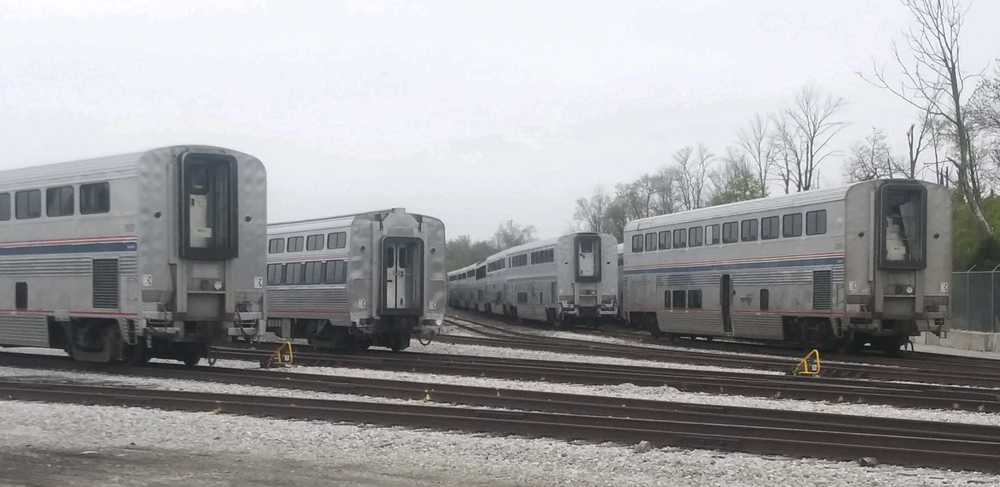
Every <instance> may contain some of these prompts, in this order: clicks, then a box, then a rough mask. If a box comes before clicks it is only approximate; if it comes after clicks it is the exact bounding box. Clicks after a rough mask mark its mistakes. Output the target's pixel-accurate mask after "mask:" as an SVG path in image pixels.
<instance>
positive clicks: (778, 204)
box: [625, 181, 873, 232]
mask: <svg viewBox="0 0 1000 487" xmlns="http://www.w3.org/2000/svg"><path fill="white" fill-rule="evenodd" d="M872 182H873V181H862V182H859V183H854V184H849V185H847V186H840V187H837V188H825V189H814V190H810V191H804V192H801V193H792V194H783V195H778V196H770V197H767V198H759V199H755V200H750V201H738V202H736V203H728V204H725V205H718V206H710V207H708V208H701V209H697V210H690V211H682V212H678V213H671V214H669V215H659V216H651V217H649V218H640V219H638V220H632V221H630V222H628V223H627V224H626V225H625V231H626V232H632V231H636V230H645V229H648V228H654V227H662V226H665V225H680V224H686V223H692V222H697V221H702V220H711V219H715V218H725V217H730V216H735V215H744V214H747V213H757V212H760V211H768V210H781V209H786V208H791V207H796V206H806V205H815V204H821V203H828V202H831V201H840V200H842V199H844V197H845V196H846V195H847V191H848V190H849V189H851V188H853V187H854V186H858V185H861V184H871V183H872Z"/></svg>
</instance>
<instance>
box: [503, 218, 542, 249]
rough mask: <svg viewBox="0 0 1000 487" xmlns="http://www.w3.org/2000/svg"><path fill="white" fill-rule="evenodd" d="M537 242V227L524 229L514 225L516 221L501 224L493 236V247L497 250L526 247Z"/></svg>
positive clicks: (530, 226)
mask: <svg viewBox="0 0 1000 487" xmlns="http://www.w3.org/2000/svg"><path fill="white" fill-rule="evenodd" d="M534 240H535V227H534V226H532V225H528V226H526V227H522V226H521V225H518V224H516V223H514V220H507V221H506V222H504V223H501V224H500V226H499V227H498V228H497V231H496V233H494V234H493V247H494V248H496V249H497V250H504V249H509V248H511V247H517V246H518V245H524V244H526V243H528V242H532V241H534Z"/></svg>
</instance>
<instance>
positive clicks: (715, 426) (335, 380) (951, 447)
mask: <svg viewBox="0 0 1000 487" xmlns="http://www.w3.org/2000/svg"><path fill="white" fill-rule="evenodd" d="M47 361H48V362H51V363H57V364H60V363H61V364H62V365H64V366H66V367H75V366H77V365H80V364H78V363H75V362H69V361H61V362H58V361H52V360H47ZM76 368H78V367H76ZM85 368H88V367H85ZM94 368H97V367H96V366H92V367H89V368H88V369H91V370H90V371H93V370H92V369H94ZM105 368H106V369H110V368H108V367H105ZM202 369H207V368H206V367H197V368H194V369H190V368H181V367H174V366H162V367H151V368H142V369H139V368H136V369H127V370H128V371H129V375H132V374H138V375H143V376H154V377H166V378H185V379H189V380H203V381H211V382H224V383H240V384H242V383H252V384H254V385H265V386H271V387H283V388H294V389H307V390H327V391H333V392H349V393H354V394H364V395H373V396H380V397H396V398H408V399H421V400H424V401H435V402H450V403H458V404H466V405H472V406H497V407H504V408H514V409H518V411H496V410H483V409H469V408H460V407H450V406H438V405H434V406H431V405H426V404H424V405H409V404H384V403H372V402H358V401H330V400H318V399H303V398H285V397H270V396H256V395H254V396H243V395H228V394H210V393H192V392H181V391H163V390H148V389H137V388H130V387H118V386H95V385H87V384H66V383H55V382H52V381H41V382H38V378H37V377H31V378H27V379H22V380H14V379H10V378H8V379H4V380H0V397H3V398H6V399H16V400H29V401H47V402H64V403H81V404H99V405H115V406H134V407H145V408H158V409H169V410H183V411H215V412H220V413H228V414H240V415H254V416H265V417H279V418H289V419H312V420H326V421H350V422H360V423H372V424H379V425H386V426H407V427H423V428H434V429H440V430H460V431H468V432H477V433H492V434H516V435H523V436H544V437H553V438H561V439H566V440H588V441H597V442H603V441H613V442H619V443H625V444H634V443H637V442H639V441H648V442H650V443H651V444H652V445H653V446H679V447H688V448H708V449H720V450H731V451H743V452H747V453H757V454H771V455H774V454H778V455H787V456H793V457H819V458H829V459H834V460H853V459H857V458H860V457H876V458H878V459H879V461H881V462H884V463H892V464H898V465H907V466H926V467H939V468H951V469H969V470H981V471H989V472H995V471H1000V428H996V427H984V426H977V425H964V424H949V425H945V424H941V423H937V422H920V421H906V420H898V419H885V418H867V417H858V416H842V415H830V414H821V413H804V412H793V411H780V410H767V409H752V408H720V407H715V406H700V405H692V404H684V403H666V402H658V401H645V400H632V399H622V398H610V397H600V396H579V395H567V394H554V393H545V392H531V391H519V390H505V389H499V390H498V389H492V388H479V387H465V386H449V385H441V384H425V383H415V382H410V381H386V380H373V379H360V378H344V377H330V376H312V375H305V374H296V373H280V372H269V371H259V370H241V369H228V370H227V369H221V370H225V371H224V372H223V371H220V369H209V370H207V371H204V370H202ZM118 371H120V370H118ZM913 445H919V448H917V449H914V448H913Z"/></svg>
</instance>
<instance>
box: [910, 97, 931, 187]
mask: <svg viewBox="0 0 1000 487" xmlns="http://www.w3.org/2000/svg"><path fill="white" fill-rule="evenodd" d="M932 130H934V116H933V115H931V113H930V112H929V111H927V110H924V113H923V117H921V120H920V128H919V130H918V129H917V124H915V123H913V124H910V128H909V129H908V130H907V131H906V149H907V150H906V153H907V166H906V173H905V175H906V177H908V178H910V179H916V178H917V163H918V162H919V161H920V154H921V153H922V152H923V151H924V149H926V148H927V146H928V145H930V138H931V131H932Z"/></svg>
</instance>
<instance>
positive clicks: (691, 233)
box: [688, 227, 705, 247]
mask: <svg viewBox="0 0 1000 487" xmlns="http://www.w3.org/2000/svg"><path fill="white" fill-rule="evenodd" d="M704 231H705V229H704V228H702V227H691V228H689V229H688V247H701V241H702V232H704Z"/></svg>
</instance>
